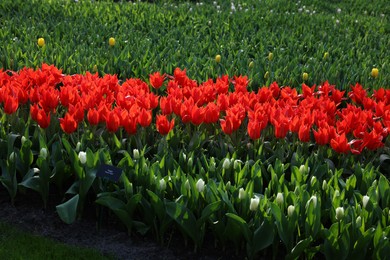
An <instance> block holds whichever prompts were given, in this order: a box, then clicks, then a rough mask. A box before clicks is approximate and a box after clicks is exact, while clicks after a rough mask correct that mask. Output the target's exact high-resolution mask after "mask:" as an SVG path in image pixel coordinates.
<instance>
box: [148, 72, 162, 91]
mask: <svg viewBox="0 0 390 260" xmlns="http://www.w3.org/2000/svg"><path fill="white" fill-rule="evenodd" d="M164 79H165V75H161V74H160V72H155V73H153V74H150V75H149V81H150V85H152V87H153V88H155V89H159V88H160V87H161V86H162V85H163V83H164Z"/></svg>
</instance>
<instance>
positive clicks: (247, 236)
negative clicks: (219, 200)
mask: <svg viewBox="0 0 390 260" xmlns="http://www.w3.org/2000/svg"><path fill="white" fill-rule="evenodd" d="M226 216H227V217H229V218H231V219H232V220H234V222H235V223H237V224H238V225H239V226H240V229H241V232H242V234H243V235H244V238H245V240H246V241H247V242H250V241H251V238H252V236H251V232H250V230H249V227H248V224H247V223H246V221H245V220H244V219H243V218H241V217H240V216H238V215H236V214H233V213H226Z"/></svg>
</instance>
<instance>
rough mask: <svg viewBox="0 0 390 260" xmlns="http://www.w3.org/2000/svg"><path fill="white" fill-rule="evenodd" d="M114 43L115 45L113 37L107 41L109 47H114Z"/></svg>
mask: <svg viewBox="0 0 390 260" xmlns="http://www.w3.org/2000/svg"><path fill="white" fill-rule="evenodd" d="M115 43H116V41H115V38H113V37H111V38H110V39H109V40H108V44H109V45H110V46H115Z"/></svg>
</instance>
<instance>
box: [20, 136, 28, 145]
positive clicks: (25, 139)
mask: <svg viewBox="0 0 390 260" xmlns="http://www.w3.org/2000/svg"><path fill="white" fill-rule="evenodd" d="M21 141H22V145H23V144H24V143H25V142H26V141H27V138H26V137H25V136H22V140H21Z"/></svg>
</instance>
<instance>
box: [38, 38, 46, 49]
mask: <svg viewBox="0 0 390 260" xmlns="http://www.w3.org/2000/svg"><path fill="white" fill-rule="evenodd" d="M44 45H45V39H43V38H39V39H38V46H39V47H43V46H44Z"/></svg>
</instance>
